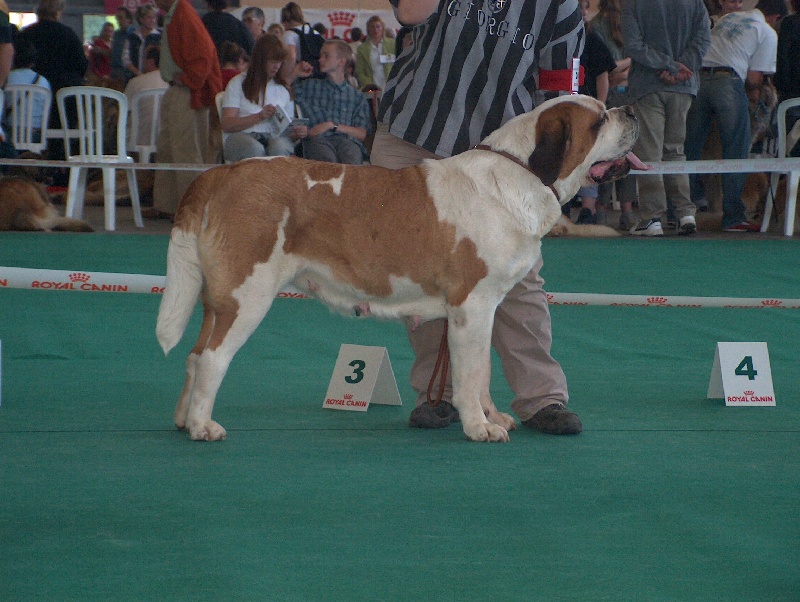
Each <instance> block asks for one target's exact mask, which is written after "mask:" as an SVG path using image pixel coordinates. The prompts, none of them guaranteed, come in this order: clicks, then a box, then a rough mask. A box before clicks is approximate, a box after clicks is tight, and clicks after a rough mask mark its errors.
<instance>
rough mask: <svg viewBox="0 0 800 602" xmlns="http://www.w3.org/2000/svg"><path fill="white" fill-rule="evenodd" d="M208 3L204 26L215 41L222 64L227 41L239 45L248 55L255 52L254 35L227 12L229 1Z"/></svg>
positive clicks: (217, 0)
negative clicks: (223, 44)
mask: <svg viewBox="0 0 800 602" xmlns="http://www.w3.org/2000/svg"><path fill="white" fill-rule="evenodd" d="M207 2H208V12H207V13H206V14H205V15H203V19H202V20H203V25H205V26H206V29H207V30H208V33H209V34H210V35H211V39H212V40H214V46H216V47H217V55H218V57H219V58H220V62H222V43H223V42H225V40H228V41H229V42H234V43H236V44H239V46H241V47H242V48H244V51H245V52H246V53H247V54H250V53H251V52H253V34H251V33H250V30H248V29H247V27H246V26H245V24H244V23H242V22H241V21H240V20H239V19H237V18H236V17H234V16H233V15H232V14H230V13H226V12H225V9H226V8H228V0H207Z"/></svg>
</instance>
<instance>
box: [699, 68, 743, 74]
mask: <svg viewBox="0 0 800 602" xmlns="http://www.w3.org/2000/svg"><path fill="white" fill-rule="evenodd" d="M700 72H701V73H711V74H714V73H727V74H729V75H736V70H735V69H734V68H733V67H701V68H700Z"/></svg>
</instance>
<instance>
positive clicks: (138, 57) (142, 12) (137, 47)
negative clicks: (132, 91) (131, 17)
mask: <svg viewBox="0 0 800 602" xmlns="http://www.w3.org/2000/svg"><path fill="white" fill-rule="evenodd" d="M136 22H137V23H138V24H139V29H135V30H134V31H133V33H131V34H130V35H129V36H128V39H127V40H126V41H125V46H124V47H123V49H122V64H123V65H125V69H127V70H128V71H129V72H130V73H132V74H133V75H141V74H142V73H144V71H143V70H142V62H143V59H144V49H145V48H147V47H148V46H158V45H159V44H160V43H161V32H160V31H159V30H158V28H157V27H156V24H157V22H158V15H157V13H156V9H155V7H154V6H153V5H152V4H142V5H141V6H140V7H139V8H138V9H137V10H136Z"/></svg>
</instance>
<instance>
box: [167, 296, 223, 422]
mask: <svg viewBox="0 0 800 602" xmlns="http://www.w3.org/2000/svg"><path fill="white" fill-rule="evenodd" d="M213 328H214V310H213V309H212V308H211V307H209V305H208V304H207V303H206V298H205V294H203V323H202V325H201V326H200V334H199V335H198V337H197V342H196V343H195V344H194V347H193V348H192V350H191V351H190V352H189V356H188V357H187V358H186V381H185V382H184V384H183V390H182V391H181V395H180V397H179V398H178V405H177V406H176V407H175V426H177V427H178V428H179V429H180V430H182V431H184V430H186V418H187V415H188V413H189V403H190V401H191V396H192V389H193V387H194V380H195V375H196V373H197V360H198V358H199V357H200V354H201V353H202V352H203V349H205V348H206V345H207V344H208V339H209V337H210V336H211V332H212V330H213Z"/></svg>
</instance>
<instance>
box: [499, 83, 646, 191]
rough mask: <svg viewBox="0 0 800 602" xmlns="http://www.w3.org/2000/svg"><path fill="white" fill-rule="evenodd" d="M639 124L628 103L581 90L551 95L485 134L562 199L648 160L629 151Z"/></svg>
mask: <svg viewBox="0 0 800 602" xmlns="http://www.w3.org/2000/svg"><path fill="white" fill-rule="evenodd" d="M638 135H639V126H638V123H637V121H636V117H635V116H634V114H633V110H632V109H630V107H621V108H616V109H608V110H607V109H606V108H605V105H603V103H601V102H600V101H598V100H596V99H594V98H592V97H590V96H583V95H572V96H562V97H559V98H555V99H553V100H549V101H547V102H545V103H543V104H541V105H540V106H539V107H537V108H536V109H535V110H533V111H531V112H529V113H525V114H524V115H520V116H518V117H515V118H514V119H512V120H510V121H509V122H508V123H506V124H505V125H504V126H503V127H501V128H500V129H498V130H497V131H495V132H494V133H492V134H491V135H490V136H488V137H487V138H486V139H485V140H484V144H485V145H488V146H491V148H492V149H494V150H498V151H505V152H507V153H510V154H512V155H514V156H515V157H517V158H518V159H519V160H520V161H522V162H524V163H527V165H528V166H529V167H530V170H531V171H532V172H533V173H534V174H535V175H536V176H537V177H538V178H539V179H540V180H541V181H542V183H543V184H545V185H546V186H552V187H554V188H556V189H558V191H559V193H560V194H559V196H560V198H561V200H562V201H563V202H566V201H568V200H569V199H570V198H571V197H572V196H573V195H574V194H575V193H576V192H577V191H578V188H580V187H581V186H584V185H587V184H598V183H602V182H608V181H610V180H613V179H616V178H620V177H622V176H624V175H626V174H627V173H628V171H630V169H631V167H635V168H637V169H643V168H644V167H645V166H644V165H643V164H642V163H641V162H640V161H638V159H636V157H635V156H634V155H633V154H632V153H631V149H632V148H633V145H634V143H635V142H636V138H637V137H638Z"/></svg>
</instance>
